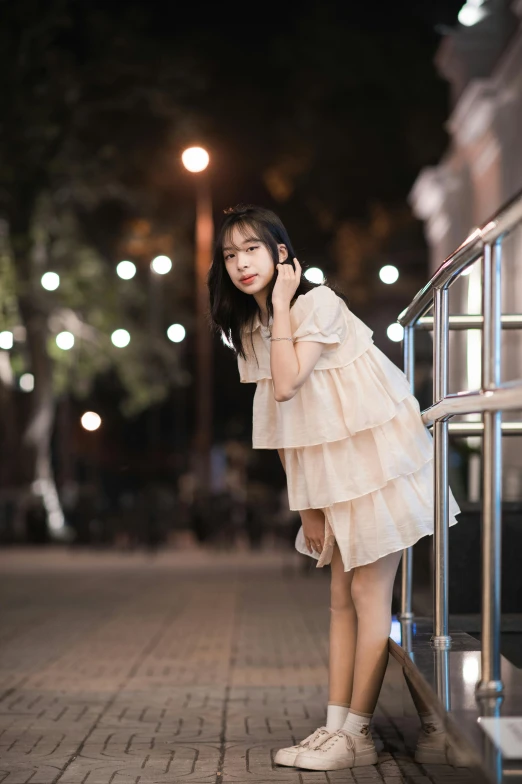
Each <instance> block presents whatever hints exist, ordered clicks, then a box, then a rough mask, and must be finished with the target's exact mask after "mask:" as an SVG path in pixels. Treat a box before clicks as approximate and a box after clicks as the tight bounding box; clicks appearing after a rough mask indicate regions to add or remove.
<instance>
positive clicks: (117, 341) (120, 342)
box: [111, 329, 131, 348]
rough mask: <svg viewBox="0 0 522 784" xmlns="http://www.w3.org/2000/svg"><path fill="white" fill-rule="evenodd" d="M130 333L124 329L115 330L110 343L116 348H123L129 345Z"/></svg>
mask: <svg viewBox="0 0 522 784" xmlns="http://www.w3.org/2000/svg"><path fill="white" fill-rule="evenodd" d="M130 339H131V336H130V332H128V331H127V330H126V329H115V330H114V332H113V333H112V335H111V341H112V344H113V345H114V346H116V348H125V346H128V345H129V343H130Z"/></svg>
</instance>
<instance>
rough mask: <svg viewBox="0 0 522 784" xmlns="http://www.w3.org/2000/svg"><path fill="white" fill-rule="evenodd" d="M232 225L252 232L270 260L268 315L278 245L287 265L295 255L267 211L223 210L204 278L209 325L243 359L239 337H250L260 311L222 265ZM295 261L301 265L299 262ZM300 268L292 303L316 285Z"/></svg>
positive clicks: (249, 208)
mask: <svg viewBox="0 0 522 784" xmlns="http://www.w3.org/2000/svg"><path fill="white" fill-rule="evenodd" d="M234 227H237V228H238V229H239V231H240V232H241V234H243V235H244V236H245V237H247V236H249V234H251V233H252V232H254V234H255V235H256V237H257V238H258V239H259V240H260V241H261V242H262V243H264V245H266V247H267V248H268V250H269V252H270V255H271V256H272V259H273V261H274V276H273V278H272V280H271V281H270V288H269V291H268V295H267V298H266V307H267V310H268V316H269V318H270V317H273V314H274V310H273V306H272V291H273V289H274V286H275V284H276V280H277V275H276V274H275V269H276V265H277V264H279V250H278V245H281V244H283V245H286V248H287V250H288V258H287V259H286V260H285V261H284V262H282V263H283V264H291V265H292V267H294V268H295V265H294V263H293V261H292V259H293V258H294V257H296V253H295V252H294V248H293V245H292V243H291V241H290V237H289V236H288V232H287V230H286V229H285V227H284V226H283V224H282V222H281V220H280V219H279V218H278V217H277V215H276V214H275V213H274V212H272V211H271V210H267V209H265V208H264V207H257V206H256V205H254V204H238V205H237V206H236V207H231V208H229V209H227V210H225V218H224V219H223V223H222V224H221V226H220V228H219V231H218V234H217V237H216V241H215V246H214V258H213V260H212V265H211V267H210V270H209V273H208V277H207V285H208V290H209V295H210V320H211V327H212V328H213V329H214V330H215V331H216V332H218V333H221V335H222V337H224V338H225V339H226V341H227V342H228V344H229V345H230V346H231V347H232V348H233V349H234V351H235V352H236V354H239V355H240V356H241V357H242V358H243V359H246V352H245V348H244V345H243V338H244V337H245V335H248V334H249V333H250V336H251V334H252V327H253V324H254V318H255V316H256V313H257V314H258V315H259V316H260V315H261V313H260V311H259V308H258V305H257V302H256V300H255V299H254V297H253V296H252V295H251V294H245V293H244V292H242V291H240V290H239V289H238V288H237V286H234V284H233V283H232V281H231V279H230V276H229V274H228V272H227V269H226V266H225V261H224V257H223V245H224V244H225V243H226V244H230V238H231V235H232V231H233V229H234ZM299 263H300V264H301V262H299ZM301 268H302V271H303V274H302V275H301V280H300V282H299V286H298V287H297V290H296V292H295V294H294V298H293V300H292V303H293V301H294V300H295V299H296V298H297V297H298V296H299V295H300V294H306V292H307V291H310V290H311V289H314V288H316V286H315V285H314V284H313V283H310V282H309V281H308V280H307V279H306V278H305V276H304V272H305V271H306V269H307V268H308V267H307V265H306V264H304V263H303V264H301Z"/></svg>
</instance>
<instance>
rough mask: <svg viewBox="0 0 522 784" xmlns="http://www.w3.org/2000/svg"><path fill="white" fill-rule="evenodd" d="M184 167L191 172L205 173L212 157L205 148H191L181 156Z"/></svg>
mask: <svg viewBox="0 0 522 784" xmlns="http://www.w3.org/2000/svg"><path fill="white" fill-rule="evenodd" d="M181 160H182V161H183V166H184V167H185V169H188V171H189V172H194V173H195V172H202V171H204V170H205V169H206V168H207V166H208V164H209V162H210V156H209V154H208V152H207V151H206V150H204V149H203V147H189V148H188V150H185V152H184V153H183V155H182V156H181Z"/></svg>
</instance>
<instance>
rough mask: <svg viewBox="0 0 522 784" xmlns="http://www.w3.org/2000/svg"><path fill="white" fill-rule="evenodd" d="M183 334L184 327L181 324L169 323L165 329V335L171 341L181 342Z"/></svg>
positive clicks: (184, 333) (184, 332)
mask: <svg viewBox="0 0 522 784" xmlns="http://www.w3.org/2000/svg"><path fill="white" fill-rule="evenodd" d="M185 335H186V331H185V327H184V326H183V325H182V324H171V325H170V327H169V328H168V330H167V337H168V339H169V340H172V342H173V343H181V341H182V340H183V339H184V337H185Z"/></svg>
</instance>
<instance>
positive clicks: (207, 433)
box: [194, 172, 214, 494]
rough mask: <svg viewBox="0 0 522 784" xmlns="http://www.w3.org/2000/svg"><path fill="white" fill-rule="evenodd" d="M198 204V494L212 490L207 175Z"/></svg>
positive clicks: (210, 233) (210, 226)
mask: <svg viewBox="0 0 522 784" xmlns="http://www.w3.org/2000/svg"><path fill="white" fill-rule="evenodd" d="M197 177H198V179H197V205H196V315H197V318H196V352H197V353H196V367H197V398H196V428H195V434H194V446H195V454H196V458H197V465H196V474H197V476H198V480H199V487H198V492H199V493H202V494H205V493H207V492H209V489H210V449H211V443H212V394H211V390H212V381H213V368H212V333H211V332H210V329H209V326H208V321H207V309H208V291H207V275H208V271H209V269H210V265H211V263H212V241H213V233H214V224H213V218H212V200H211V193H210V183H209V180H208V176H207V174H206V172H203V173H202V174H199V175H197Z"/></svg>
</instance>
